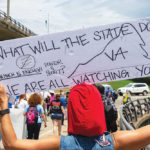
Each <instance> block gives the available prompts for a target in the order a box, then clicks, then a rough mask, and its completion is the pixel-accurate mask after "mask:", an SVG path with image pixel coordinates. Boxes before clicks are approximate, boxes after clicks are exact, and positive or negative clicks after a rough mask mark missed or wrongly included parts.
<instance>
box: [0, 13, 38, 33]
mask: <svg viewBox="0 0 150 150" xmlns="http://www.w3.org/2000/svg"><path fill="white" fill-rule="evenodd" d="M0 18H1V19H2V20H3V21H4V22H5V23H8V22H9V24H11V25H12V26H14V25H15V26H16V27H17V28H18V29H19V30H22V31H23V32H25V33H26V34H29V35H36V34H35V33H34V32H32V31H31V30H30V29H28V28H27V27H25V26H24V25H23V24H21V23H20V22H18V21H16V20H15V19H13V18H12V17H10V16H7V14H6V13H5V12H3V11H1V10H0Z"/></svg>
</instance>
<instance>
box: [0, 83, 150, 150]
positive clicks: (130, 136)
mask: <svg viewBox="0 0 150 150" xmlns="http://www.w3.org/2000/svg"><path fill="white" fill-rule="evenodd" d="M93 95H94V99H93ZM93 106H94V108H93ZM68 112H69V113H68V117H69V118H68V133H69V135H68V136H49V137H46V138H44V139H40V140H29V139H23V140H20V139H17V137H16V134H15V132H14V129H13V126H12V123H11V120H10V116H9V109H8V99H7V96H6V90H5V88H4V86H3V85H0V116H1V126H0V129H1V134H2V141H3V144H4V147H5V149H11V150H31V149H32V150H34V149H35V150H36V149H38V150H59V149H60V150H63V149H66V150H70V149H78V150H80V149H85V150H87V149H90V150H92V149H93V150H94V149H97V150H106V149H109V150H114V149H115V150H138V149H141V148H143V147H145V146H146V145H148V144H150V132H148V131H150V126H149V125H148V126H145V127H142V128H140V129H137V130H132V131H117V132H114V133H112V134H109V133H108V132H105V131H106V130H107V129H106V124H105V116H104V108H103V103H102V99H101V95H100V93H99V91H98V90H97V88H96V87H95V86H93V85H88V84H84V83H83V84H80V85H77V86H75V87H73V88H72V90H71V92H70V95H69V101H68ZM75 115H78V116H76V117H75Z"/></svg>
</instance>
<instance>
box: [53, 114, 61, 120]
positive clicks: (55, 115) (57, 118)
mask: <svg viewBox="0 0 150 150" xmlns="http://www.w3.org/2000/svg"><path fill="white" fill-rule="evenodd" d="M62 117H63V115H62V114H58V113H51V119H52V120H54V119H56V120H62Z"/></svg>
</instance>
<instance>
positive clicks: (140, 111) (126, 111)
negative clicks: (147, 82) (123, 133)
mask: <svg viewBox="0 0 150 150" xmlns="http://www.w3.org/2000/svg"><path fill="white" fill-rule="evenodd" d="M145 116H148V118H146V119H147V121H145V122H144V123H143V122H141V123H140V125H138V126H136V123H137V122H139V120H140V119H142V118H144V117H145ZM148 124H150V97H148V98H144V99H137V100H134V101H131V102H129V103H127V104H125V105H124V106H123V107H122V108H121V109H120V129H121V130H134V129H136V128H140V127H142V126H145V125H148ZM144 149H146V150H150V145H148V146H147V147H146V148H144ZM144 149H143V150H144Z"/></svg>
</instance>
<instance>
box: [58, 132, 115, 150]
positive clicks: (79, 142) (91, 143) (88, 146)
mask: <svg viewBox="0 0 150 150" xmlns="http://www.w3.org/2000/svg"><path fill="white" fill-rule="evenodd" d="M102 137H103V135H101V136H93V137H85V136H80V135H68V136H61V140H60V150H114V143H113V140H112V137H111V135H110V134H109V133H108V132H107V133H105V138H106V139H107V140H108V141H109V142H110V144H109V145H107V146H101V145H100V144H98V143H97V142H96V140H98V141H102Z"/></svg>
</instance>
